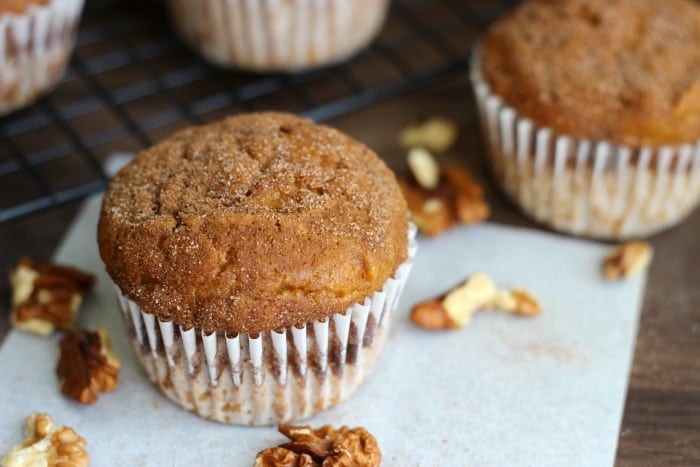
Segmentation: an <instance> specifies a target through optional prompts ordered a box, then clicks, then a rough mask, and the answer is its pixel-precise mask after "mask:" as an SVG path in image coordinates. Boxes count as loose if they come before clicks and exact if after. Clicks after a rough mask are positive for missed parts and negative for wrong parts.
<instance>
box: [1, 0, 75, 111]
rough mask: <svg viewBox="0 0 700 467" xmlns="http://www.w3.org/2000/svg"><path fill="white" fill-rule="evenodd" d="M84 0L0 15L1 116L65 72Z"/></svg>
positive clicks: (55, 2) (53, 2) (55, 0)
mask: <svg viewBox="0 0 700 467" xmlns="http://www.w3.org/2000/svg"><path fill="white" fill-rule="evenodd" d="M82 9H83V0H50V1H49V2H48V3H47V4H46V5H34V4H32V5H30V6H29V7H28V8H27V11H25V12H24V13H21V14H4V15H0V115H2V114H5V113H8V112H10V111H12V110H14V109H17V108H19V107H22V106H24V105H26V104H28V103H30V102H31V101H33V100H34V99H35V98H37V97H38V96H39V95H40V94H42V93H43V92H44V91H46V90H48V89H49V88H51V87H52V86H53V85H54V84H55V83H56V82H57V81H58V80H59V79H60V78H61V76H62V75H63V71H64V70H65V67H66V63H67V62H68V58H69V56H70V54H71V51H72V50H73V45H74V41H75V33H76V30H77V27H78V22H79V20H80V13H81V12H82Z"/></svg>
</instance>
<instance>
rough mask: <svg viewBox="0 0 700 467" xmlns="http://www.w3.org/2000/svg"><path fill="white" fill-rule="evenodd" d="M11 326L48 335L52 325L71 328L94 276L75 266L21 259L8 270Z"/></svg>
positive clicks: (53, 326) (59, 327)
mask: <svg viewBox="0 0 700 467" xmlns="http://www.w3.org/2000/svg"><path fill="white" fill-rule="evenodd" d="M10 282H11V284H12V312H11V313H10V321H11V323H12V325H13V326H15V327H17V328H19V329H22V330H25V331H29V332H33V333H35V334H40V335H44V336H47V335H49V334H51V333H52V332H53V331H54V329H56V328H58V329H64V330H70V329H73V326H74V325H75V320H76V317H77V314H78V308H79V307H80V303H81V301H82V298H83V295H85V293H87V291H88V290H90V288H92V286H93V284H94V282H95V279H94V278H93V276H91V275H89V274H85V273H83V272H81V271H79V270H77V269H74V268H70V267H65V266H57V265H54V264H42V265H35V264H34V263H33V262H32V261H31V260H29V259H26V258H25V259H23V260H21V261H20V263H19V264H18V265H17V267H16V268H15V269H14V270H13V271H12V272H11V274H10Z"/></svg>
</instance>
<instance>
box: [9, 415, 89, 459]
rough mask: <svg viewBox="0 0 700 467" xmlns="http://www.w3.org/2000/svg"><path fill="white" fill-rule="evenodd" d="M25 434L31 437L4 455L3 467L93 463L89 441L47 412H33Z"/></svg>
mask: <svg viewBox="0 0 700 467" xmlns="http://www.w3.org/2000/svg"><path fill="white" fill-rule="evenodd" d="M24 434H25V436H26V438H27V439H26V440H24V442H23V443H22V444H19V445H17V446H15V447H13V448H12V449H11V450H10V452H8V453H7V454H6V455H5V457H3V458H2V462H1V464H2V466H3V467H30V466H37V465H45V466H48V467H87V466H88V465H89V464H90V456H89V455H88V453H87V450H86V445H87V441H85V439H84V438H82V437H81V436H79V435H78V434H77V433H76V432H75V431H74V430H73V429H72V428H69V427H66V426H56V425H54V423H53V421H52V420H51V417H50V416H48V415H46V414H37V413H33V414H31V415H29V417H27V422H26V425H25V429H24Z"/></svg>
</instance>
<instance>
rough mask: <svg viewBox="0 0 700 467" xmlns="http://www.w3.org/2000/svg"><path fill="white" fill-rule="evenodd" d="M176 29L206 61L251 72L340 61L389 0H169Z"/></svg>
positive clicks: (369, 33) (367, 35) (374, 25)
mask: <svg viewBox="0 0 700 467" xmlns="http://www.w3.org/2000/svg"><path fill="white" fill-rule="evenodd" d="M167 4H168V6H169V8H170V13H171V16H172V19H173V22H174V24H175V28H176V29H177V30H178V31H179V33H180V34H181V35H182V37H183V38H184V39H185V40H186V41H187V42H188V43H189V44H190V45H191V46H192V47H193V48H194V49H195V50H197V51H199V52H200V53H201V54H202V55H203V56H204V57H205V58H206V59H207V60H209V61H211V62H213V63H216V64H218V65H221V66H225V67H229V66H231V67H238V68H243V69H247V70H254V71H292V70H301V69H307V68H315V67H320V66H324V65H328V64H331V63H335V62H339V61H342V60H344V59H346V58H348V57H349V56H351V55H353V54H354V53H356V52H358V51H359V50H361V49H363V48H364V47H365V46H367V45H368V44H369V43H370V42H371V41H372V39H374V37H375V36H376V35H377V33H378V32H379V30H380V29H381V27H382V24H383V23H384V19H385V17H386V12H387V9H388V6H389V0H315V1H312V2H308V1H303V0H287V1H283V2H261V1H253V2H251V1H244V0H201V1H200V0H168V2H167Z"/></svg>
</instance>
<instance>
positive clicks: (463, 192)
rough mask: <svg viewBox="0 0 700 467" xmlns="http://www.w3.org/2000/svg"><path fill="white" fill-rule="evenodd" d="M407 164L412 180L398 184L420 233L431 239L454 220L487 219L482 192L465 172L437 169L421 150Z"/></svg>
mask: <svg viewBox="0 0 700 467" xmlns="http://www.w3.org/2000/svg"><path fill="white" fill-rule="evenodd" d="M408 164H409V167H410V168H411V173H412V176H413V180H412V182H404V181H400V182H399V186H400V187H401V191H402V192H403V195H404V198H406V202H407V203H408V208H409V210H410V211H411V217H412V218H413V222H415V223H416V225H417V226H418V228H419V229H420V230H421V232H422V233H423V234H425V235H427V236H429V237H434V236H436V235H439V234H440V233H442V232H443V231H444V230H447V229H449V228H450V227H452V226H453V225H455V223H457V221H459V222H461V223H463V224H473V223H476V222H480V221H483V220H484V219H486V218H488V216H489V213H490V209H489V206H488V204H486V202H485V201H484V193H483V190H482V188H481V186H479V184H477V183H476V182H475V181H474V180H473V179H472V178H471V176H470V175H469V174H468V173H467V172H466V171H465V170H464V169H462V168H460V167H457V166H447V167H445V168H443V169H442V170H440V169H439V168H438V165H437V163H436V162H435V160H434V159H433V158H432V156H430V153H428V152H427V151H425V150H424V149H416V150H413V151H411V152H410V153H409V157H408Z"/></svg>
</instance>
